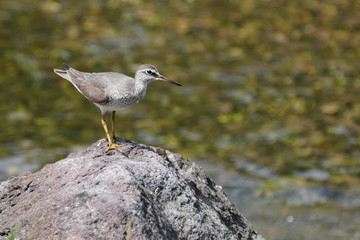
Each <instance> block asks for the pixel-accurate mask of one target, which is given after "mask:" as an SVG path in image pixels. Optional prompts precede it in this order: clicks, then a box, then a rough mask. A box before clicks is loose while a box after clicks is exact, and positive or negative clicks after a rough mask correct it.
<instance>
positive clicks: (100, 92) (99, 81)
mask: <svg viewBox="0 0 360 240" xmlns="http://www.w3.org/2000/svg"><path fill="white" fill-rule="evenodd" d="M67 73H68V75H69V77H70V79H71V83H73V85H74V86H75V87H76V88H77V89H78V90H79V91H80V92H81V93H82V94H83V95H84V96H85V97H86V98H87V99H89V100H90V101H91V102H93V103H100V104H101V103H106V102H108V101H109V100H110V99H111V98H114V97H115V98H121V97H122V96H127V95H131V93H132V92H133V90H134V88H135V81H134V79H133V78H131V77H128V76H126V75H124V74H121V73H115V72H103V73H86V72H80V71H78V70H76V69H73V68H69V69H68V70H67Z"/></svg>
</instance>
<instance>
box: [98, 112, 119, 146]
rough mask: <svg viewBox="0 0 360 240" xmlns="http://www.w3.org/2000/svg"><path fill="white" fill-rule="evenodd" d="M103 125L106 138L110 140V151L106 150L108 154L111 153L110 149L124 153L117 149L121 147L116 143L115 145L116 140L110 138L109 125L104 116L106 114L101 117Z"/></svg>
mask: <svg viewBox="0 0 360 240" xmlns="http://www.w3.org/2000/svg"><path fill="white" fill-rule="evenodd" d="M101 124H102V125H103V127H104V130H105V133H106V137H107V139H108V141H109V147H108V149H107V150H106V152H107V151H109V150H110V149H116V150H118V151H119V152H122V150H120V149H118V148H117V147H119V146H120V145H118V144H115V143H114V140H113V139H111V138H110V135H109V131H108V128H107V125H106V121H105V115H104V114H102V115H101Z"/></svg>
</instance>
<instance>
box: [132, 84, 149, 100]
mask: <svg viewBox="0 0 360 240" xmlns="http://www.w3.org/2000/svg"><path fill="white" fill-rule="evenodd" d="M147 84H148V83H147V82H146V83H144V82H143V81H135V93H134V94H135V96H141V98H143V97H144V96H145V93H146V87H147Z"/></svg>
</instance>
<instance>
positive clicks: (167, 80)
mask: <svg viewBox="0 0 360 240" xmlns="http://www.w3.org/2000/svg"><path fill="white" fill-rule="evenodd" d="M156 80H160V81H164V82H168V83H171V84H174V85H177V86H182V85H181V84H180V83H178V82H176V81H173V80H171V79H168V78H166V77H164V76H162V75H159V77H157V78H156Z"/></svg>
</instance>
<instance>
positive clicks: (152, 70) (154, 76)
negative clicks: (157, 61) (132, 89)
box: [135, 64, 181, 86]
mask: <svg viewBox="0 0 360 240" xmlns="http://www.w3.org/2000/svg"><path fill="white" fill-rule="evenodd" d="M135 79H138V80H140V81H143V82H144V83H148V82H151V81H155V80H160V81H164V82H168V83H171V84H174V85H177V86H181V84H180V83H178V82H176V81H173V80H171V79H169V78H167V77H164V76H163V75H161V74H160V73H159V71H158V70H157V69H156V67H154V66H153V65H150V64H143V65H141V66H140V67H139V68H138V69H137V70H136V73H135Z"/></svg>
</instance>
